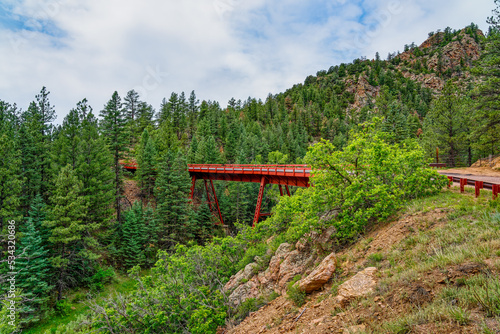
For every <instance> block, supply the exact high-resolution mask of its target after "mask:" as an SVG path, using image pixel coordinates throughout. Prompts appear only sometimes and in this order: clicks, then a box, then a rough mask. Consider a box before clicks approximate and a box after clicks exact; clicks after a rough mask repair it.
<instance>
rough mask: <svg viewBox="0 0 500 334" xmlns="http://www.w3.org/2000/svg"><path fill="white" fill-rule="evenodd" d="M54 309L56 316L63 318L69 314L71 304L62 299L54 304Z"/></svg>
mask: <svg viewBox="0 0 500 334" xmlns="http://www.w3.org/2000/svg"><path fill="white" fill-rule="evenodd" d="M54 309H55V311H56V314H57V315H59V316H63V317H65V316H67V315H68V314H70V313H71V304H70V303H69V302H68V301H67V300H66V299H62V300H60V301H58V302H57V303H56V306H55V307H54Z"/></svg>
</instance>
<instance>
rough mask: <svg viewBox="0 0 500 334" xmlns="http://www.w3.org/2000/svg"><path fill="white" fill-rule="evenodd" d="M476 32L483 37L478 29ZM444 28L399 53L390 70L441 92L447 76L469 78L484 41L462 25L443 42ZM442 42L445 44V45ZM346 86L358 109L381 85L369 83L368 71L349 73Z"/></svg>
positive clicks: (366, 102) (377, 91) (378, 90)
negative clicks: (479, 40) (353, 74)
mask: <svg viewBox="0 0 500 334" xmlns="http://www.w3.org/2000/svg"><path fill="white" fill-rule="evenodd" d="M477 35H478V36H479V37H484V35H483V33H482V32H481V31H480V30H478V31H477ZM444 36H445V34H444V33H442V32H439V33H436V34H434V35H432V36H430V37H429V38H428V39H427V40H426V41H425V42H423V43H422V44H421V45H420V46H419V47H418V48H413V49H410V50H408V51H406V52H403V53H401V54H399V55H397V56H396V59H397V60H398V65H397V66H395V67H394V68H393V69H391V71H393V72H394V73H395V74H396V75H397V74H400V75H403V76H404V77H405V78H408V79H410V80H412V81H415V82H418V83H420V84H421V85H422V87H425V88H429V89H431V90H432V91H434V93H439V92H440V91H441V90H442V89H443V87H444V84H445V81H446V80H447V78H457V77H458V78H459V80H467V79H469V78H470V73H469V71H468V69H469V68H470V67H472V66H473V64H474V61H476V60H478V59H479V57H480V55H481V51H482V49H481V45H480V43H479V42H477V41H476V40H475V39H474V38H473V37H472V36H471V35H470V34H468V33H467V32H466V30H465V29H462V30H461V31H460V32H459V33H458V34H457V35H456V36H454V37H453V38H452V40H451V41H449V42H448V43H447V44H445V43H443V39H444V38H445V37H444ZM443 44H445V45H444V46H443ZM345 83H346V87H347V88H346V90H347V91H348V92H349V93H351V94H353V95H354V103H352V104H351V105H350V108H351V109H352V110H354V111H355V110H359V109H360V108H362V107H364V106H366V105H368V103H369V102H370V101H372V102H373V101H374V100H375V98H376V97H377V96H378V95H379V93H380V86H373V85H370V83H369V81H368V77H367V74H366V73H362V74H360V75H358V76H357V77H349V78H347V79H346V81H345Z"/></svg>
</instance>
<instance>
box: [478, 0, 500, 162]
mask: <svg viewBox="0 0 500 334" xmlns="http://www.w3.org/2000/svg"><path fill="white" fill-rule="evenodd" d="M495 4H496V8H495V9H494V10H493V14H494V16H492V17H490V18H489V19H488V23H489V24H491V26H492V33H490V34H488V38H487V40H486V46H485V51H484V52H483V54H482V55H481V59H480V61H479V64H478V65H479V66H477V67H476V68H475V74H476V75H477V76H478V77H479V78H480V81H479V82H480V84H479V86H478V99H477V104H476V112H475V114H474V120H475V123H476V124H475V125H476V126H475V131H474V137H475V139H476V141H477V142H478V145H477V146H479V148H481V149H482V151H483V152H485V153H489V154H498V153H499V152H500V98H499V96H500V34H499V33H498V32H499V31H500V2H499V1H498V0H495Z"/></svg>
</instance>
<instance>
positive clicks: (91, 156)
mask: <svg viewBox="0 0 500 334" xmlns="http://www.w3.org/2000/svg"><path fill="white" fill-rule="evenodd" d="M78 152H79V156H78V159H77V162H76V172H77V175H78V179H79V180H80V181H81V182H82V189H81V196H82V197H83V198H84V200H85V206H86V208H87V209H86V214H85V217H84V218H83V222H84V225H85V226H86V229H87V232H88V234H89V237H90V236H92V238H97V237H98V236H96V235H92V232H93V231H96V232H97V231H103V232H102V234H103V235H102V236H101V237H105V235H104V234H106V233H109V232H107V231H108V230H107V229H103V227H106V226H108V225H109V222H110V220H111V218H112V216H113V202H114V199H115V198H114V192H115V190H114V189H115V188H114V180H115V179H114V175H113V171H112V170H111V169H110V168H109V167H110V166H112V164H113V157H112V155H111V153H110V152H109V149H108V147H107V145H106V143H105V139H104V138H103V137H102V136H100V135H99V132H98V122H97V119H96V117H95V116H94V114H92V112H89V113H87V114H86V116H85V117H84V119H83V120H82V124H81V141H80V143H79V147H78Z"/></svg>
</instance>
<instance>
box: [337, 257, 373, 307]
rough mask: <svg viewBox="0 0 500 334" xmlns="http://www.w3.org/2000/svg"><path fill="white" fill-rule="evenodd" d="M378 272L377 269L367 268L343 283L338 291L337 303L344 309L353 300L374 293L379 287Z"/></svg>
mask: <svg viewBox="0 0 500 334" xmlns="http://www.w3.org/2000/svg"><path fill="white" fill-rule="evenodd" d="M376 272H377V268H375V267H370V268H366V269H365V270H363V271H360V272H359V273H357V274H356V275H354V277H352V278H351V279H349V280H347V281H346V282H344V283H342V284H341V285H340V286H339V289H338V295H337V297H336V300H337V302H339V304H340V305H341V306H342V307H345V306H347V304H348V303H349V302H350V301H351V300H352V299H355V298H358V297H362V296H366V295H368V294H370V293H372V292H373V289H374V288H375V286H376V285H377V281H376V280H375V273H376Z"/></svg>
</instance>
